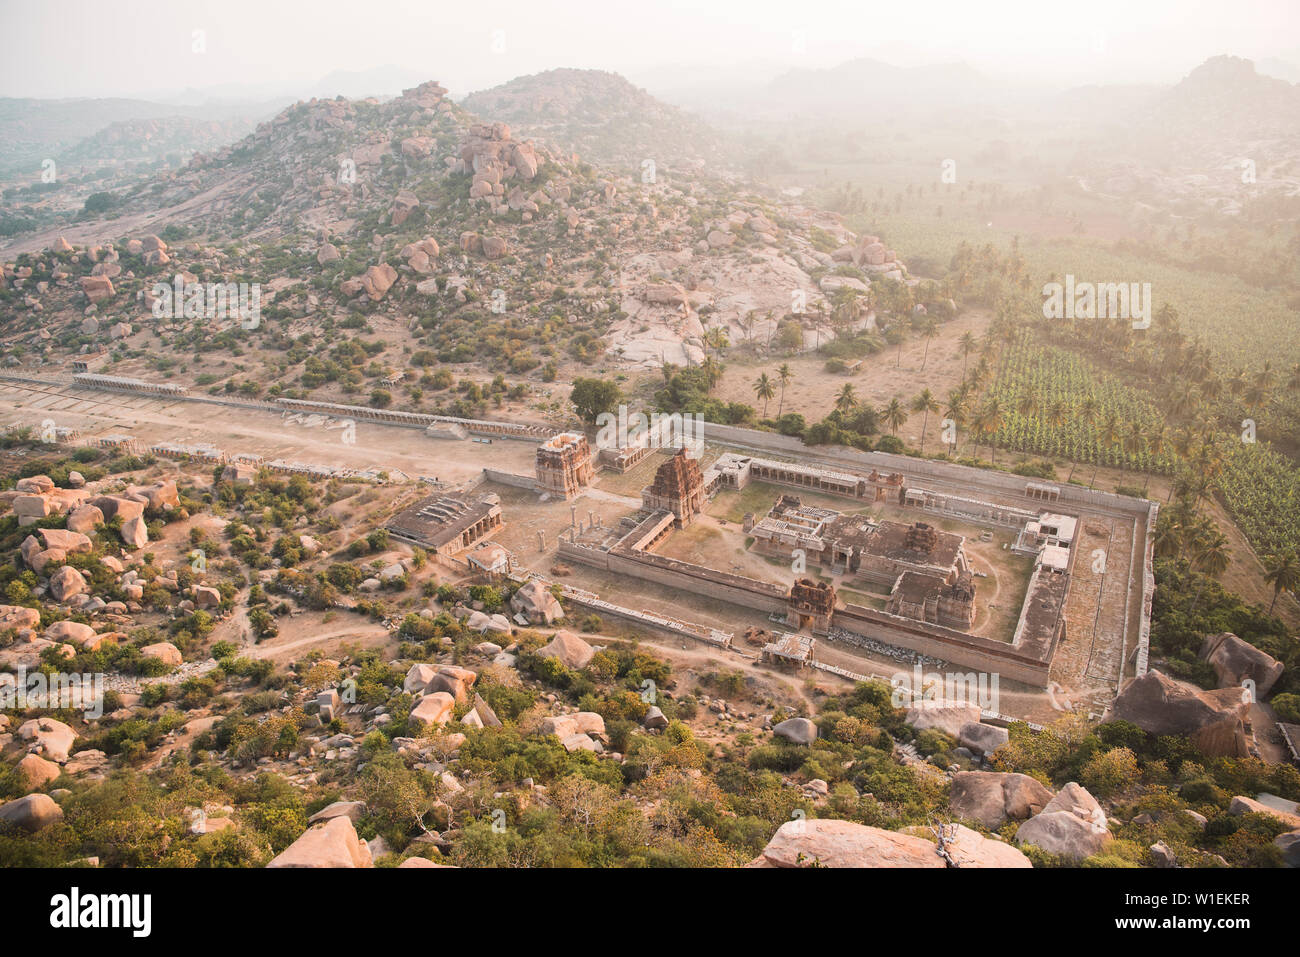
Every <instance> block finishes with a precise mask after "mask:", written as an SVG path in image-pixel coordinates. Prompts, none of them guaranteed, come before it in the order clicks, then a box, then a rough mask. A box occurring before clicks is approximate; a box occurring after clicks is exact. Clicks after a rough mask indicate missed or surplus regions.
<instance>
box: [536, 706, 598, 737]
mask: <svg viewBox="0 0 1300 957" xmlns="http://www.w3.org/2000/svg"><path fill="white" fill-rule="evenodd" d="M537 731H538V733H539V734H553V735H555V736H557V737H558V738H560V739H561V740H563V739H565V738H568V737H570V736H572V735H575V734H586V735H592V734H604V733H605V719H604V718H602V717H601V716H600V715H598V714H597V713H596V712H594V711H579V712H577V713H576V714H561V715H556V716H554V717H550V718H543V719H542V723H541V725H539V726H538V729H537Z"/></svg>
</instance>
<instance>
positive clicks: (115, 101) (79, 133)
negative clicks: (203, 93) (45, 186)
mask: <svg viewBox="0 0 1300 957" xmlns="http://www.w3.org/2000/svg"><path fill="white" fill-rule="evenodd" d="M217 113H219V114H220V115H219V116H218V115H216V114H217ZM261 114H262V111H261V110H259V109H256V108H254V107H252V106H251V105H249V106H248V107H247V108H246V109H245V110H244V113H243V115H241V113H240V110H239V109H238V108H235V109H231V108H226V109H224V110H220V111H214V109H213V108H212V107H211V106H204V107H197V106H178V105H176V104H171V103H155V102H152V101H149V100H135V99H125V98H107V99H72V100H39V99H28V98H24V99H13V98H7V97H6V98H0V173H13V172H16V171H19V170H22V169H28V168H30V169H31V171H32V172H33V173H37V172H39V170H40V164H41V161H42V160H44V159H47V158H51V159H55V160H56V161H58V160H65V161H66V157H65V156H64V155H63V154H64V153H65V151H68V150H71V149H73V148H75V147H78V145H79V144H82V142H83V141H85V140H87V139H88V138H90V137H93V136H95V135H96V134H98V133H100V132H101V131H105V130H107V129H108V128H110V127H112V126H113V125H114V124H120V123H133V122H142V121H160V122H161V123H163V124H165V125H166V126H168V127H170V128H172V129H173V131H175V132H177V133H179V132H180V131H182V130H185V129H200V128H205V126H206V125H207V124H211V123H214V122H232V123H234V124H235V125H236V127H238V128H237V129H235V131H234V133H233V134H232V137H231V138H232V139H233V138H234V137H235V136H238V135H240V133H241V132H247V129H248V128H251V126H252V124H253V123H254V122H255V121H256V120H258V119H260V118H261ZM191 124H193V126H191ZM161 129H162V127H160V126H155V127H154V130H155V131H159V130H161ZM121 132H122V131H120V130H119V131H118V134H116V135H120V134H121ZM114 136H115V134H113V133H109V134H108V137H109V138H110V139H112V138H113V137H114ZM226 142H229V140H227V141H226ZM212 145H213V144H212V143H211V142H208V143H207V144H206V145H202V146H200V145H195V146H192V147H189V148H188V149H187V150H185V151H186V152H189V151H192V150H193V149H207V148H211V146H212ZM177 147H178V143H176V142H173V143H171V144H169V149H170V148H177ZM78 159H79V160H84V159H85V155H84V153H83V154H81V155H79V157H78Z"/></svg>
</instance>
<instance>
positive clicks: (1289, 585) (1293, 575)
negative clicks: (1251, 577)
mask: <svg viewBox="0 0 1300 957" xmlns="http://www.w3.org/2000/svg"><path fill="white" fill-rule="evenodd" d="M1264 568H1265V570H1266V571H1267V573H1268V574H1266V575H1265V576H1264V581H1265V582H1266V583H1267V584H1269V585H1272V586H1273V600H1272V601H1271V602H1269V604H1268V613H1269V614H1270V615H1271V614H1273V606H1274V605H1276V604H1277V596H1278V595H1280V594H1282V592H1284V591H1289V592H1291V593H1292V594H1295V590H1296V589H1297V588H1300V560H1297V559H1296V554H1295V552H1285V553H1283V554H1281V555H1275V556H1273V558H1272V559H1271V560H1270V561H1269V562H1268V563H1267V564H1266V565H1265V566H1264Z"/></svg>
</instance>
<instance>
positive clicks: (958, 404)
mask: <svg viewBox="0 0 1300 957" xmlns="http://www.w3.org/2000/svg"><path fill="white" fill-rule="evenodd" d="M966 401H967V399H966V392H965V391H964V390H963V389H952V390H950V391H949V392H948V402H947V404H946V406H945V408H944V410H943V415H944V418H946V419H951V420H952V424H953V427H954V428H953V442H952V454H953V455H956V454H957V433H958V431H959V430H960V429H961V428H962V426H964V425H965V424H966Z"/></svg>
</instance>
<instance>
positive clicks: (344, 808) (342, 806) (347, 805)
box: [307, 801, 366, 824]
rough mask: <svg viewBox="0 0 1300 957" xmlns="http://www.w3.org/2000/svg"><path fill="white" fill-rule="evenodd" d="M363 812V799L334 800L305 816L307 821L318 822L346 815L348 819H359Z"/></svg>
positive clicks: (364, 811)
mask: <svg viewBox="0 0 1300 957" xmlns="http://www.w3.org/2000/svg"><path fill="white" fill-rule="evenodd" d="M365 813H366V805H365V802H364V801H335V802H334V803H333V804H330V805H327V806H325V807H323V808H321V809H320V810H319V811H317V812H316V813H315V814H313V815H312V816H311V817H309V818H307V823H308V824H319V823H320V822H321V821H332V820H334V818H336V817H346V818H347V819H348V820H349V821H359V820H361V815H363V814H365Z"/></svg>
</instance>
